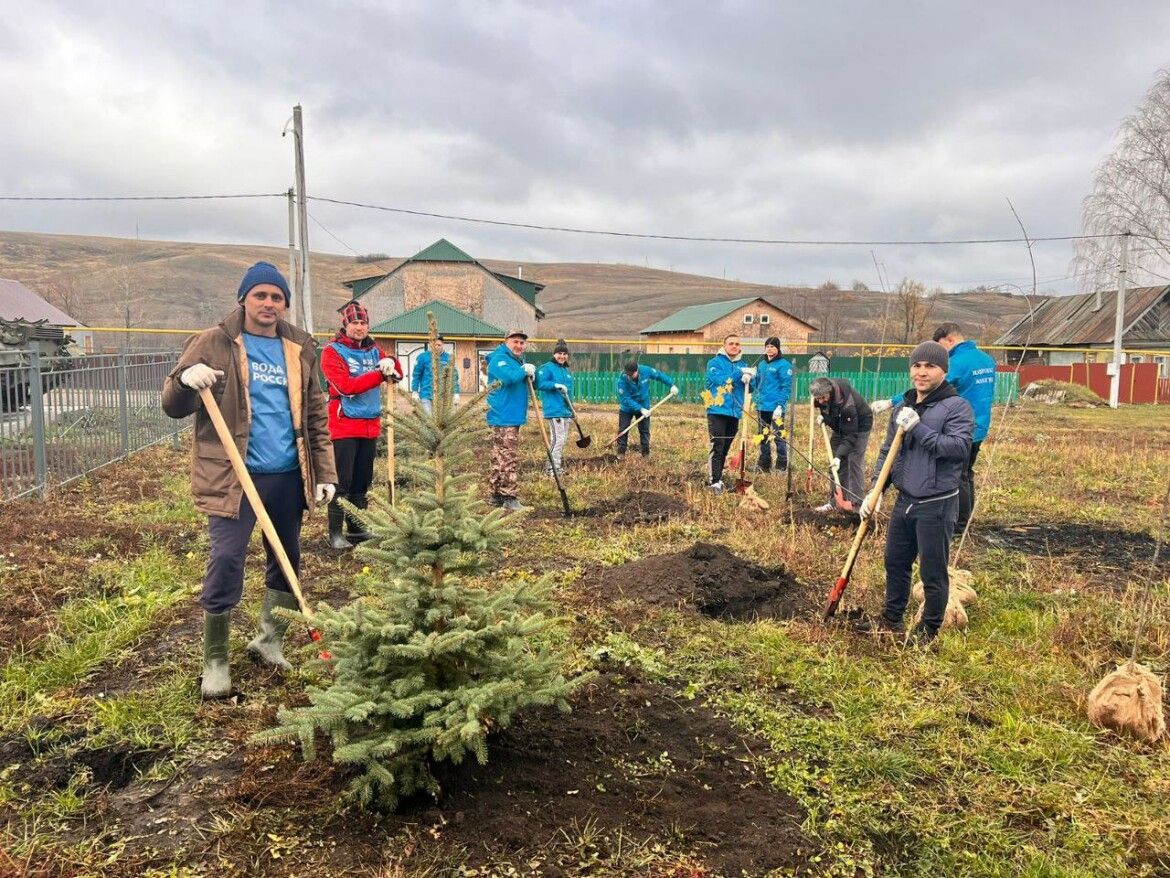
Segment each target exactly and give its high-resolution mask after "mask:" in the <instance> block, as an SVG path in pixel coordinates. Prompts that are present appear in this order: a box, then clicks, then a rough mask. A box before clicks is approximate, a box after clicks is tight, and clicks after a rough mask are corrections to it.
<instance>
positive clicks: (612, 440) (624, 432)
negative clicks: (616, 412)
mask: <svg viewBox="0 0 1170 878" xmlns="http://www.w3.org/2000/svg"><path fill="white" fill-rule="evenodd" d="M668 399H670V394H667V395H666V396H664V397H662V399H660V400H658V402H656V403H654V405H652V406H650V414H654V409H656V408H658V407H659V406H660V405H662V404H663V403H664V402H666V401H667V400H668ZM648 417H650V415H646V417H643V416H642V415H638V417H636V418H634V420H632V421H630V426H628V427H626V429H624V430H622V431H621V432H620V433H618V434H617V435H616V436H614V437H613V438H612V439H610V440H609V441H608V442H606V443H605V447H606V448H609V446H611V445H613V443H615V442H617V441H618V440H619V439H621V438H622V437H623V436H625V435H626V434H627V433H629V432H630V431H631V430H632V429H634V427H636V426H637V425H638V422H639V421H644V420H645V419H646V418H648Z"/></svg>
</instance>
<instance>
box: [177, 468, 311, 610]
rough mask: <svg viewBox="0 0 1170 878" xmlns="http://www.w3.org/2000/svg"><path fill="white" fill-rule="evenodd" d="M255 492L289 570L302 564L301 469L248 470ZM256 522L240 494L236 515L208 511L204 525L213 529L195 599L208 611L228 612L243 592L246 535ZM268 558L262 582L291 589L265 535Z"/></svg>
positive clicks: (302, 502) (249, 535)
mask: <svg viewBox="0 0 1170 878" xmlns="http://www.w3.org/2000/svg"><path fill="white" fill-rule="evenodd" d="M252 481H253V482H255V483H256V492H257V493H258V494H259V495H260V502H262V503H263V504H264V508H265V510H267V512H268V517H269V518H271V519H272V523H273V525H275V527H276V534H277V536H279V537H280V543H281V545H282V546H284V550H285V552H286V553H287V554H288V560H289V561H290V562H292V568H293V570H294V571H295V572H296V573H297V574H298V575H299V574H300V570H301V519H302V516H303V514H304V511H305V508H306V507H305V489H304V483H303V482H302V480H301V472H300V470H293V471H292V472H287V473H256V474H253V476H252ZM255 527H256V513H255V511H254V510H253V509H252V504H250V503H249V502H248V498H247V497H246V496H245V497H243V498H242V499H241V500H240V517H239V518H221V517H219V516H218V515H211V516H208V519H207V530H208V532H209V534H210V535H211V557H210V558H209V559H208V561H207V573H206V574H205V575H204V577H203V592H202V594H200V596H199V605H200V606H201V607H203V609H205V610H206V611H207V612H209V613H217V614H218V613H226V612H227V611H228V610H230V609H231V608H232V607H234V606H235V605H236V604H238V603H239V602H240V597H241V596H242V595H243V593H244V559H245V557H246V556H247V554H248V540H249V539H251V537H252V530H253V529H254V528H255ZM264 551H265V554H266V556H267V563H266V565H265V568H264V585H265V586H267V587H268V588H271V589H274V590H275V591H291V590H292V589H290V588H289V586H288V581H287V580H286V579H285V578H284V573H283V571H281V569H280V562H279V561H277V560H276V553H275V552H273V551H272V547H271V546H269V545H268V538H267V537H265V538H264Z"/></svg>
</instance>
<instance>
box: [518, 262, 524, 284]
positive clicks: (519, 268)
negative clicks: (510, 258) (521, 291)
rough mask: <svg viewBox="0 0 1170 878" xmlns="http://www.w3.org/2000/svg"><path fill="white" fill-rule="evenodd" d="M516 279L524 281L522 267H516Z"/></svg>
mask: <svg viewBox="0 0 1170 878" xmlns="http://www.w3.org/2000/svg"><path fill="white" fill-rule="evenodd" d="M516 277H518V278H520V280H524V266H523V265H517V266H516Z"/></svg>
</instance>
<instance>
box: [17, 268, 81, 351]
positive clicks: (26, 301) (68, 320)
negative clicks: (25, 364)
mask: <svg viewBox="0 0 1170 878" xmlns="http://www.w3.org/2000/svg"><path fill="white" fill-rule="evenodd" d="M0 320H12V321H18V320H19V321H25V322H26V323H32V324H37V323H39V322H40V321H42V320H43V321H44V322H43V323H40V325H38V326H31V327H27V328H26V329H25V330H23V331H22V332H21V333H20V334H21V335H22V336H25V335H26V336H27V338H26V339H24V341H22V342H21V343H20V344H19V345H18V346H27V344H28V343H36V342H42V343H43V342H55V343H57V344H58V345H61V344H63V343H64V341H65V336H66V335H70V336H72V338H73V341H74V343H75V344H77V345H78V346H80V347H81V348H82V349H88V347H89V346H91V345H92V343H93V333H92V332H86V331H84V326H83V324H82V323H81V322H80V321H79V320H77V319H76V318H74V317H70V316H69V315H68V314H66V313H65V312H64V311H62V310H61V309H60V308H58V307H57V306H55V305H52V304H50V303H49V302H46V301H45V300H44V299H42V298H41V297H40V296H38V295H37V294H36V293H34V292H33V291H32V290H30V289H29V288H28V287H26V286H25V285H24V284H22V283H20V282H19V281H15V280H8V279H6V278H0ZM79 328H80V330H81V331H79ZM40 347H41V348H42V349H44V348H45V345H44V344H41V345H40Z"/></svg>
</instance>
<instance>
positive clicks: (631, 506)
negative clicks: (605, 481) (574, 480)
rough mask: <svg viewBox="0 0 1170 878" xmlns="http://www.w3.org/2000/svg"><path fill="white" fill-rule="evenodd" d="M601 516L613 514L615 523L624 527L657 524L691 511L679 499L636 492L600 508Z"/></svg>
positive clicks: (651, 492)
mask: <svg viewBox="0 0 1170 878" xmlns="http://www.w3.org/2000/svg"><path fill="white" fill-rule="evenodd" d="M598 511H599V512H600V513H601V514H603V515H605V514H607V513H610V512H613V513H614V516H613V519H612V521H613V523H614V524H617V525H620V526H622V527H629V526H631V525H635V524H656V523H657V522H660V521H665V520H666V519H668V518H674V517H677V516H680V515H685V514H686V513H687V512H688V511H689V509H688V508H687V504H686V502H685V501H683V500H681V499H679V498H678V497H668V496H666V495H665V494H658V493H655V492H654V491H634V492H633V493H630V494H626V495H625V496H624V497H621V498H619V499H617V500H614V501H613V502H612V503H606V504H604V505H602V506H601V507H599V510H598Z"/></svg>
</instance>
